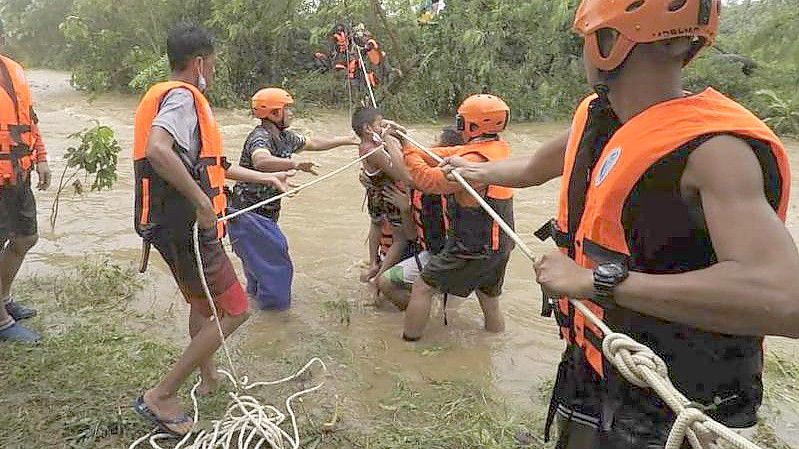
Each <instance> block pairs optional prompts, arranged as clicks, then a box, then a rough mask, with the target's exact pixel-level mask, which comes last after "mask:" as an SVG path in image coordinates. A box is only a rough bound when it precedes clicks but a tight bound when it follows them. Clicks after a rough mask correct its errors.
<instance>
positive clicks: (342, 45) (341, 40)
mask: <svg viewBox="0 0 799 449" xmlns="http://www.w3.org/2000/svg"><path fill="white" fill-rule="evenodd" d="M333 39H335V41H336V47H337V49H338V52H339V53H343V54H347V48H348V47H349V44H348V42H347V40H348V39H347V33H345V32H344V31H339V32H337V33H334V34H333Z"/></svg>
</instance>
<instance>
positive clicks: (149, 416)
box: [133, 395, 190, 438]
mask: <svg viewBox="0 0 799 449" xmlns="http://www.w3.org/2000/svg"><path fill="white" fill-rule="evenodd" d="M133 411H134V412H136V414H137V415H139V416H141V417H142V418H144V419H146V420H147V421H150V422H151V423H153V424H155V425H156V426H157V427H158V429H160V430H161V431H163V432H164V433H168V434H169V435H172V436H174V437H175V438H183V437H185V436H186V434H185V433H184V434H181V433H178V432H175V431H174V430H172V429H170V428H169V427H167V426H169V425H175V424H183V423H187V422H189V421H190V419H189V417H188V416H186V415H182V416H179V417H177V418H175V419H163V418H159V417H158V415H156V414H155V413H154V412H153V411H152V410H150V408H149V407H147V404H145V403H144V395H141V396H139V397H138V398H137V399H136V401H135V402H134V403H133Z"/></svg>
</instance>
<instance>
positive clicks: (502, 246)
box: [447, 140, 514, 257]
mask: <svg viewBox="0 0 799 449" xmlns="http://www.w3.org/2000/svg"><path fill="white" fill-rule="evenodd" d="M455 148H456V150H455V155H456V156H460V157H464V156H467V155H470V154H478V155H480V156H481V157H482V158H483V159H485V160H486V161H488V162H493V161H499V160H503V159H507V158H508V156H510V146H509V145H508V144H507V142H505V141H502V140H492V141H484V142H476V143H470V144H466V145H462V146H460V147H455ZM449 149H450V150H451V149H452V148H449ZM460 195H465V194H464V193H460V194H459V195H456V194H453V195H449V196H448V198H447V214H448V221H449V224H450V230H449V237H450V238H451V239H454V240H453V242H452V243H453V244H454V245H455V248H456V252H457V253H459V254H461V255H463V256H465V257H480V256H485V255H487V254H491V253H497V252H504V251H510V250H511V249H513V247H514V244H513V241H512V240H511V239H510V238H509V237H508V236H506V235H505V233H503V232H502V231H501V229H500V227H499V225H498V224H497V223H496V222H495V221H494V220H493V219H492V218H491V216H490V215H488V213H487V212H486V211H484V210H483V209H482V208H481V207H480V206H479V205H472V204H465V203H463V202H462V201H460V200H459V197H460ZM464 198H465V197H464ZM483 198H484V199H485V200H486V202H487V203H488V204H489V205H490V206H491V207H492V208H493V209H494V210H495V211H497V213H498V214H499V215H500V217H502V219H503V220H505V221H506V222H507V223H508V224H509V225H510V226H511V227H513V189H511V188H508V187H501V186H494V185H492V186H488V188H487V189H486V190H485V192H484V193H483Z"/></svg>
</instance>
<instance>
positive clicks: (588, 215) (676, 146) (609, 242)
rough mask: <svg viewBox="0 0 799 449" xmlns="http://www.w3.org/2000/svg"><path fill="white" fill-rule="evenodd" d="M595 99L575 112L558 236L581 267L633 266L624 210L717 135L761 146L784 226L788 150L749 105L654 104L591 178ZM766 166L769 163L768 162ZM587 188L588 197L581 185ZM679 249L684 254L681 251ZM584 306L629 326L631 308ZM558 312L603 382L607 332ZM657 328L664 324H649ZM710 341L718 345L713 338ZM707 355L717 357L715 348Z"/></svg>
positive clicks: (570, 312)
mask: <svg viewBox="0 0 799 449" xmlns="http://www.w3.org/2000/svg"><path fill="white" fill-rule="evenodd" d="M595 101H596V102H598V101H599V100H598V99H597V97H596V96H592V97H589V98H587V99H586V100H585V101H583V103H582V104H581V105H580V106H579V108H578V109H577V112H576V114H575V117H574V122H573V124H572V130H571V134H570V137H569V143H568V147H567V151H566V156H565V160H564V172H563V180H562V187H561V192H560V207H559V212H558V218H557V220H556V221H554V222H553V223H552V236H553V238H554V240H555V241H556V243H557V245H558V246H559V247H561V250H562V251H563V252H564V253H565V254H568V255H569V256H570V257H571V258H573V259H574V260H575V262H577V263H578V264H579V265H581V266H583V267H586V268H593V267H594V266H595V265H596V264H598V263H602V262H606V261H621V262H623V263H627V262H628V261H629V260H630V258H631V256H635V255H636V253H637V251H638V250H639V248H636V247H628V234H627V230H626V229H625V228H624V225H623V214H624V209H625V204H626V202H627V201H628V200H629V199H630V198H631V193H632V192H633V191H634V189H635V188H636V186H637V185H638V184H639V182H641V181H643V180H644V175H645V174H646V173H647V172H648V170H650V169H651V168H653V167H656V164H659V163H660V162H661V161H665V160H667V158H668V157H670V156H673V155H676V154H682V153H678V152H679V151H692V150H693V149H695V148H696V147H697V146H699V145H700V144H701V142H703V141H704V140H702V139H706V138H710V137H712V136H714V135H719V134H730V135H734V136H737V137H740V138H743V139H745V140H747V141H756V142H758V143H760V144H762V147H763V149H762V151H761V153H762V154H758V157H759V158H760V160H761V165H762V166H763V171H764V179H765V180H766V182H767V184H768V186H767V189H766V190H767V192H766V193H767V196H768V198H769V202H770V204H771V205H772V207H773V208H774V210H775V211H776V212H777V214H778V215H779V217H780V219H782V220H783V221H784V220H785V214H786V210H787V206H788V197H789V191H790V172H789V168H788V158H787V155H786V153H785V149H784V147H783V145H782V144H781V143H780V141H779V139H778V138H777V136H776V135H775V134H774V133H773V132H772V131H771V130H770V129H769V128H768V127H767V126H766V125H765V124H764V123H763V122H762V121H760V120H759V119H758V118H757V117H755V116H754V115H753V114H752V113H751V112H749V111H748V110H746V109H745V108H744V107H743V106H741V105H739V104H737V103H735V102H734V101H732V100H730V99H728V98H726V97H725V96H723V95H722V94H720V93H718V92H716V91H715V90H713V89H708V90H706V91H704V92H702V93H700V94H698V95H692V96H686V97H683V98H679V99H674V100H671V101H667V102H664V103H660V104H657V105H655V106H652V107H650V108H649V109H647V110H646V111H644V112H642V113H640V114H639V115H637V116H635V117H633V118H632V119H630V120H629V121H628V122H627V123H625V124H623V125H621V127H620V128H618V129H617V130H616V132H615V133H613V134H612V136H609V137H608V140H607V141H606V143H605V144H604V145H603V146H598V147H596V149H597V150H601V154H599V156H598V157H597V158H595V159H594V162H593V165H592V166H589V167H587V170H590V171H588V172H587V173H586V172H583V173H586V174H588V176H587V177H586V176H585V175H581V174H580V173H574V171H575V170H577V169H576V168H575V167H576V166H577V165H579V164H576V161H577V160H578V158H581V157H584V156H583V155H582V152H581V149H582V148H583V147H585V150H584V151H586V150H587V151H591V148H590V147H591V144H592V140H591V138H590V137H588V138H586V136H587V135H588V134H589V132H590V131H589V125H588V123H589V117H590V115H591V114H592V112H591V111H592V110H593V109H595V108H596V107H597V104H596V103H595ZM753 148H754V147H753ZM578 153H580V155H578ZM589 156H590V155H589ZM686 157H687V156H686ZM765 160H768V161H770V162H769V163H764V161H765ZM581 180H582V181H581ZM581 182H582V189H585V190H583V191H580V190H581V188H580V187H576V186H578V185H580V183H581ZM586 182H587V186H586V185H585V183H586ZM580 203H583V204H582V205H581V204H580ZM674 250H675V251H680V249H679V248H674ZM584 303H585V304H586V305H587V306H588V307H589V308H590V309H591V310H592V311H593V312H594V314H595V315H596V316H598V317H599V318H601V319H603V320H605V321H606V322H608V321H609V324H610V325H611V326H624V322H625V319H618V318H617V317H616V315H618V314H621V313H626V312H625V310H626V309H621V308H614V309H604V308H603V307H601V306H600V305H598V304H596V303H593V302H591V301H588V300H586V301H584ZM555 313H556V318H557V321H558V324H559V326H560V334H561V337H562V338H563V339H565V340H567V342H569V343H570V344H572V345H574V346H575V347H576V348H577V350H578V351H581V352H582V353H583V354H584V356H585V359H587V360H588V363H589V364H590V365H591V367H592V368H593V370H594V371H595V372H596V373H597V374H599V375H600V376H602V377H604V376H605V375H606V373H607V372H608V370H609V365H606V361H605V360H604V357H603V355H602V344H601V342H602V339H603V338H604V336H603V335H602V332H601V331H600V330H599V329H598V328H597V327H595V326H594V325H592V324H591V323H590V322H588V321H587V320H586V319H585V317H584V316H583V314H581V313H580V312H579V311H577V310H575V309H574V307H572V306H571V305H570V304H569V302H568V300H567V299H566V298H562V299H560V300H558V304H557V307H556V308H555ZM653 321H654V320H653ZM650 325H652V326H658V325H657V324H651V323H650V324H647V326H650ZM660 326H661V327H663V326H664V325H663V324H660ZM616 330H617V331H621V332H624V331H626V330H625V329H616ZM627 331H628V332H629V330H627ZM634 331H636V332H639V333H640V332H646V331H645V330H642V329H634ZM693 332H699V331H693ZM683 338H684V339H690V338H691V337H690V336H684V337H683ZM708 338H709V339H710V340H711V341H712V337H708ZM753 344H754V346H757V343H753ZM673 349H674V351H678V350H679V349H680V348H673ZM666 350H668V349H666ZM705 350H706V351H708V352H714V350H713V349H711V348H710V347H707V348H705ZM722 352H723V351H722ZM674 357H678V356H677V355H674ZM724 357H726V356H724V355H723V354H719V357H718V358H719V360H718V361H719V362H720V363H721V362H723V359H724ZM713 360H716V358H715V357H714V358H713ZM706 387H708V386H706ZM708 388H710V387H708Z"/></svg>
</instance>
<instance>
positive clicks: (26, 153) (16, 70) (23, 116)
mask: <svg viewBox="0 0 799 449" xmlns="http://www.w3.org/2000/svg"><path fill="white" fill-rule="evenodd" d="M0 63H1V64H3V65H4V66H5V69H6V72H7V73H8V76H9V81H10V83H11V86H13V94H12V93H9V92H7V91H6V89H3V88H2V87H0V187H2V186H3V185H5V184H11V185H13V184H16V183H17V181H20V180H24V179H27V177H28V174H29V173H30V170H31V168H32V167H33V161H34V159H35V155H34V154H33V146H34V144H35V143H36V140H35V139H36V138H35V137H34V133H33V126H34V119H33V116H32V112H31V111H32V110H33V109H32V107H31V106H32V102H31V94H30V89H29V88H28V82H27V80H26V79H25V74H24V73H23V71H22V67H21V66H20V65H19V64H17V63H16V62H14V61H13V60H12V59H10V58H7V57H5V56H0ZM12 95H13V97H12Z"/></svg>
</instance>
